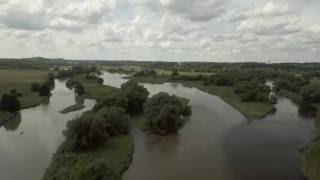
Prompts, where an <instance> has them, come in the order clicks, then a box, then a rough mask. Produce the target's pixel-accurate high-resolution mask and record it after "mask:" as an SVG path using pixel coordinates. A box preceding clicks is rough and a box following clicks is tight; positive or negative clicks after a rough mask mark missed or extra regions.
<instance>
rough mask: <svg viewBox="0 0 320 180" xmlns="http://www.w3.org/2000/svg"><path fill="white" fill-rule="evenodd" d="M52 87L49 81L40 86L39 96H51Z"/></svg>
mask: <svg viewBox="0 0 320 180" xmlns="http://www.w3.org/2000/svg"><path fill="white" fill-rule="evenodd" d="M50 90H51V87H50V85H49V84H48V83H44V84H42V85H41V86H40V90H39V96H40V97H44V96H47V97H49V96H51V93H50Z"/></svg>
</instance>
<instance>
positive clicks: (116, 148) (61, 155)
mask: <svg viewBox="0 0 320 180" xmlns="http://www.w3.org/2000/svg"><path fill="white" fill-rule="evenodd" d="M72 79H73V80H75V81H78V82H80V83H81V84H82V85H83V86H84V89H85V94H84V97H86V98H91V99H96V100H98V99H101V98H103V97H104V96H106V95H107V94H110V93H116V92H117V91H119V89H118V88H114V87H111V86H106V85H101V84H98V83H97V82H96V81H95V80H89V79H86V78H85V75H77V76H74V77H72ZM74 108H76V106H75V107H71V106H70V107H68V108H67V109H68V110H66V111H69V110H70V109H74ZM68 141H69V140H68V139H67V140H65V141H64V142H63V144H62V145H61V146H60V147H59V149H58V150H57V152H56V153H55V155H54V156H53V158H52V161H51V163H50V165H49V167H48V168H47V170H46V172H45V174H44V177H43V180H57V179H59V180H93V177H97V176H96V173H98V172H96V171H99V170H98V169H95V168H99V167H95V166H94V167H92V166H91V165H92V163H93V162H97V161H104V162H107V165H108V170H109V171H108V172H103V173H106V174H107V175H108V177H109V178H108V180H120V179H121V177H122V174H123V172H124V171H125V170H127V168H128V167H129V165H130V163H131V160H132V154H133V152H134V141H133V138H132V136H131V135H130V134H128V135H123V136H118V137H114V138H111V139H110V140H109V141H106V142H105V143H103V144H102V145H100V146H99V147H98V148H95V149H92V150H89V151H84V152H67V151H65V150H64V149H65V147H68V144H70V143H71V142H68ZM100 173H101V172H100ZM106 174H105V175H106ZM90 175H91V176H90ZM94 175H95V176H94ZM109 175H110V176H109Z"/></svg>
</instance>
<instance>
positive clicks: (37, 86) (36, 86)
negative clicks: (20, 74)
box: [31, 82, 40, 92]
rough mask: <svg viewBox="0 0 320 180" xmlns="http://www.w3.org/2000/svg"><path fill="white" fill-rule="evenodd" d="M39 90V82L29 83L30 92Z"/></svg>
mask: <svg viewBox="0 0 320 180" xmlns="http://www.w3.org/2000/svg"><path fill="white" fill-rule="evenodd" d="M39 91H40V83H38V82H34V83H32V84H31V92H39Z"/></svg>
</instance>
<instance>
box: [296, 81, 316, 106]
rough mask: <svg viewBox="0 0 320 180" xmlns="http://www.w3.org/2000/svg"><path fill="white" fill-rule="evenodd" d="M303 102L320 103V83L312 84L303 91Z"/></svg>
mask: <svg viewBox="0 0 320 180" xmlns="http://www.w3.org/2000/svg"><path fill="white" fill-rule="evenodd" d="M300 94H301V96H302V100H303V101H306V102H319V101H320V83H311V84H309V85H307V86H304V87H303V88H302V89H301V93H300Z"/></svg>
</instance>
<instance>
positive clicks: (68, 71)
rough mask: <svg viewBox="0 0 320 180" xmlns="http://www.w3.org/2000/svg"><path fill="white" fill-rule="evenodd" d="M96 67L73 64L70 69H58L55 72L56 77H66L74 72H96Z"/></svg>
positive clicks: (74, 73)
mask: <svg viewBox="0 0 320 180" xmlns="http://www.w3.org/2000/svg"><path fill="white" fill-rule="evenodd" d="M97 72H98V68H97V67H96V66H83V65H79V66H74V67H72V68H71V69H63V70H60V71H59V72H58V74H57V78H67V77H71V76H73V75H76V74H90V73H97Z"/></svg>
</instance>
